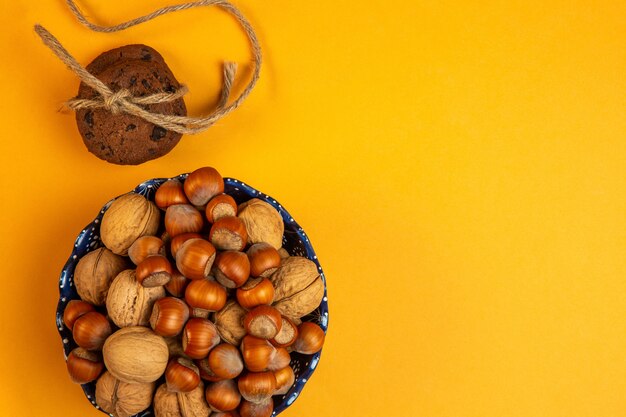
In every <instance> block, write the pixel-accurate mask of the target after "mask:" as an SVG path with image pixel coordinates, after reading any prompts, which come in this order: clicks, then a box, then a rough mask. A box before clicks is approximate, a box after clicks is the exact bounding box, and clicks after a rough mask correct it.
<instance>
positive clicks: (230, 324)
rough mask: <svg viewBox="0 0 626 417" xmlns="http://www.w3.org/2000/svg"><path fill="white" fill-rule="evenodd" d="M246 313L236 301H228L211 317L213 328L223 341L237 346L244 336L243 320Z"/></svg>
mask: <svg viewBox="0 0 626 417" xmlns="http://www.w3.org/2000/svg"><path fill="white" fill-rule="evenodd" d="M246 313H247V311H246V310H245V309H244V308H243V307H242V306H240V305H239V303H238V302H236V301H229V302H228V303H226V305H225V306H224V307H223V308H222V309H221V310H220V311H217V312H215V315H214V317H213V319H214V321H215V327H217V332H218V333H219V334H220V336H221V337H222V339H224V341H226V342H228V343H230V344H231V345H235V346H239V344H240V343H241V339H243V337H244V336H245V335H246V329H245V328H244V326H243V318H244V316H245V315H246Z"/></svg>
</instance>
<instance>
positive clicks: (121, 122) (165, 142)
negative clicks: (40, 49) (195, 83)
mask: <svg viewBox="0 0 626 417" xmlns="http://www.w3.org/2000/svg"><path fill="white" fill-rule="evenodd" d="M87 70H88V71H89V72H91V73H92V74H93V75H95V76H96V77H98V78H99V79H100V80H101V81H102V82H103V83H104V84H106V85H107V86H108V87H109V88H110V89H111V90H112V91H119V90H120V89H127V90H129V91H130V93H131V94H132V95H133V96H147V95H151V94H154V93H159V92H174V91H176V90H177V89H178V88H180V84H179V82H178V81H177V80H176V78H175V77H174V75H173V74H172V72H171V71H170V69H169V68H168V66H167V64H166V63H165V61H164V60H163V58H162V57H161V55H160V54H159V53H158V52H156V51H155V50H154V49H152V48H150V47H147V46H145V45H128V46H123V47H121V48H117V49H113V50H111V51H108V52H105V53H103V54H101V55H100V56H99V57H97V58H96V59H95V60H94V61H93V62H92V63H91V64H89V65H88V66H87ZM97 96H98V93H97V92H96V91H94V90H93V89H92V88H91V87H89V86H87V85H86V84H84V83H81V85H80V87H79V89H78V97H79V98H87V99H93V98H96V97H97ZM142 107H143V108H144V109H145V110H147V111H149V112H151V113H161V114H170V115H177V116H185V115H186V114H187V110H186V107H185V102H184V101H183V99H182V98H179V99H177V100H174V101H171V102H167V103H158V104H149V105H143V106H142ZM76 122H77V125H78V131H79V132H80V134H81V136H82V138H83V142H84V143H85V146H87V149H88V150H89V151H90V152H91V153H93V154H94V155H96V156H97V157H99V158H101V159H104V160H106V161H108V162H112V163H114V164H121V165H137V164H141V163H143V162H146V161H149V160H151V159H155V158H158V157H160V156H163V155H165V154H167V153H168V152H169V151H170V150H172V148H174V146H176V144H177V143H178V141H179V140H180V138H181V136H182V135H181V134H179V133H175V132H172V131H169V130H166V129H164V128H162V127H160V126H157V125H154V124H152V123H149V122H147V121H145V120H144V119H142V118H140V117H137V116H132V115H129V114H126V113H118V114H113V113H111V112H110V111H109V110H107V109H104V108H97V109H81V110H78V111H77V112H76Z"/></svg>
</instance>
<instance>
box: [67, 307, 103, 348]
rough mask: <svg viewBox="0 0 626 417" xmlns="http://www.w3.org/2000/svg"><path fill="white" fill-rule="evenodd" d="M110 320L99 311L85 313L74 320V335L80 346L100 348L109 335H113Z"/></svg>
mask: <svg viewBox="0 0 626 417" xmlns="http://www.w3.org/2000/svg"><path fill="white" fill-rule="evenodd" d="M111 332H112V330H111V324H110V323H109V320H108V319H107V318H106V317H105V316H104V315H103V314H101V313H98V312H97V311H90V312H89V313H86V314H83V315H82V316H80V317H79V318H78V319H76V321H75V322H74V327H73V328H72V335H73V336H74V341H75V342H76V344H77V345H78V346H80V347H83V348H85V349H88V350H100V349H102V345H103V344H104V341H105V340H106V338H107V337H109V336H110V335H111Z"/></svg>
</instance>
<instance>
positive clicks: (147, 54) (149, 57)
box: [141, 50, 152, 61]
mask: <svg viewBox="0 0 626 417" xmlns="http://www.w3.org/2000/svg"><path fill="white" fill-rule="evenodd" d="M141 60H142V61H152V54H151V53H150V52H145V50H144V52H143V53H142V55H141Z"/></svg>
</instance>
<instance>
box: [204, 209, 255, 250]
mask: <svg viewBox="0 0 626 417" xmlns="http://www.w3.org/2000/svg"><path fill="white" fill-rule="evenodd" d="M209 240H210V241H211V243H212V244H213V246H215V247H216V248H217V249H220V250H234V251H239V250H242V249H243V248H244V247H245V246H246V243H247V241H248V234H247V232H246V226H245V225H244V223H243V222H242V221H241V220H240V219H239V218H238V217H235V216H227V217H222V218H221V219H219V220H218V221H216V222H215V223H213V226H211V230H210V231H209Z"/></svg>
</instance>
